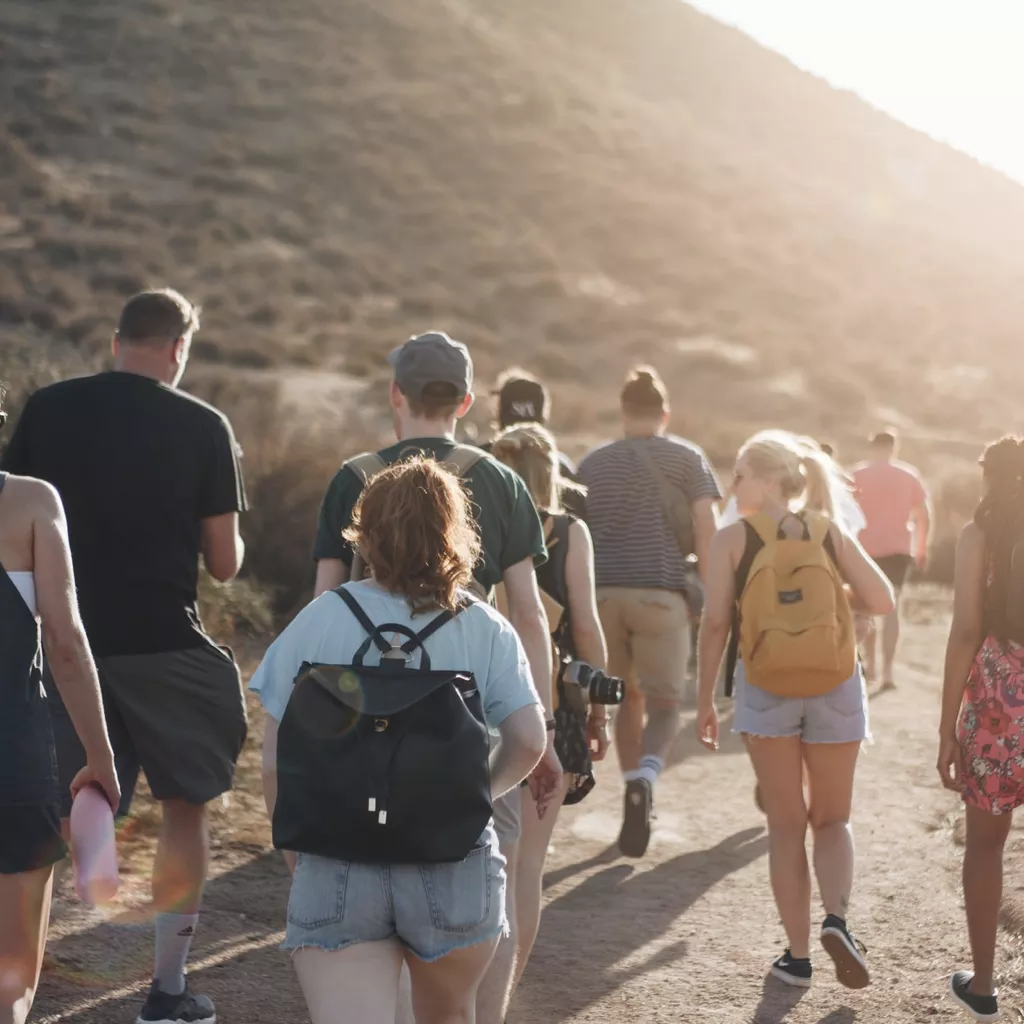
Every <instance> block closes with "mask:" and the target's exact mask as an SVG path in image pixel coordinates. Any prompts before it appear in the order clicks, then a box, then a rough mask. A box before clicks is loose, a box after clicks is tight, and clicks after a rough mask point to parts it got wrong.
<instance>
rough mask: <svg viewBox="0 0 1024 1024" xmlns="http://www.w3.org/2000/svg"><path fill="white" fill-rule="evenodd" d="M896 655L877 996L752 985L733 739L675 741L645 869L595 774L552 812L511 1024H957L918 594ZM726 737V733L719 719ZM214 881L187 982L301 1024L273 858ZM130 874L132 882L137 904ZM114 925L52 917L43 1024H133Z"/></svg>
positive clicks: (141, 954) (947, 845) (222, 865)
mask: <svg viewBox="0 0 1024 1024" xmlns="http://www.w3.org/2000/svg"><path fill="white" fill-rule="evenodd" d="M912 617H913V619H914V623H913V626H912V628H911V629H910V630H908V636H907V638H906V643H905V645H904V648H903V660H902V668H901V672H900V689H899V690H898V691H896V692H895V693H891V694H886V695H884V696H882V697H879V698H878V699H877V700H874V701H873V702H872V716H873V717H872V726H873V730H874V734H875V744H874V745H873V746H872V747H870V748H869V749H868V750H867V751H866V752H865V754H864V756H863V759H862V762H861V769H860V773H859V776H858V790H857V802H856V810H855V827H856V834H857V842H858V854H859V864H858V877H857V886H856V889H855V893H854V901H853V909H852V911H851V922H852V924H853V926H854V928H855V930H856V931H857V933H858V934H859V935H860V937H861V938H862V939H863V940H864V941H865V942H866V944H867V946H868V948H869V950H870V962H871V964H872V968H873V974H874V984H873V985H872V986H871V987H870V988H869V989H867V990H866V991H864V992H861V993H856V992H848V991H846V990H845V989H842V988H840V987H839V986H838V985H837V984H836V983H835V982H834V981H833V980H831V978H830V977H829V976H828V972H827V971H826V969H825V965H826V958H825V957H824V955H823V954H821V955H819V956H818V957H817V962H818V964H819V974H818V978H817V979H816V984H815V988H814V989H813V990H812V991H811V992H809V993H807V994H806V995H804V996H803V998H802V999H800V998H798V996H797V995H796V994H795V993H791V992H790V991H789V990H785V989H783V988H782V987H781V986H779V985H777V984H776V983H774V982H770V981H769V982H766V981H765V980H764V975H765V970H766V967H767V965H768V963H769V962H770V960H771V959H772V957H773V956H775V955H776V954H777V952H778V950H779V949H780V948H781V945H782V931H781V927H780V926H779V924H778V919H777V915H776V912H775V909H774V906H773V904H772V900H771V896H770V893H769V889H768V881H767V859H766V856H765V851H766V842H765V834H764V831H763V828H762V821H761V818H760V816H759V814H758V813H757V811H756V810H755V808H754V806H753V803H752V801H751V786H752V776H751V772H750V768H749V766H748V764H747V761H746V758H745V756H744V755H743V753H742V750H741V748H740V746H739V744H738V743H737V742H736V741H735V740H734V739H733V738H732V737H729V738H728V740H727V742H726V743H725V744H724V749H723V751H722V752H721V753H720V754H719V755H718V756H712V755H708V754H704V753H702V752H700V751H699V750H698V748H697V745H696V743H695V742H694V741H693V740H692V739H691V734H692V730H691V729H690V728H689V727H688V728H687V730H686V732H685V734H684V735H683V736H682V737H681V741H680V743H679V745H678V759H677V763H676V764H675V765H674V766H673V767H672V769H671V770H670V771H669V772H668V774H667V775H666V777H665V778H664V780H663V782H662V784H661V786H660V788H659V791H658V798H657V799H658V829H657V833H656V836H655V841H654V842H653V844H652V849H651V851H650V852H649V854H648V856H647V858H646V859H645V860H643V861H642V862H640V863H633V862H627V861H624V860H622V859H619V858H617V857H616V856H615V855H614V851H613V850H612V849H610V847H611V846H612V844H613V842H614V839H615V836H616V834H617V830H618V823H619V813H620V799H621V798H620V787H619V783H618V780H617V778H616V775H615V773H614V772H613V771H611V770H606V771H605V772H604V773H603V776H602V779H601V783H602V784H601V785H600V786H599V788H598V789H597V790H596V791H595V793H594V794H593V795H592V796H591V797H590V798H588V799H587V801H586V802H585V803H584V804H583V805H581V806H580V807H579V808H577V809H575V810H574V811H569V812H566V813H565V814H564V816H563V819H562V821H561V822H560V824H559V827H558V831H557V832H556V836H555V847H554V850H553V853H552V856H551V858H550V861H549V865H550V870H549V875H548V879H547V881H548V893H547V896H548V902H547V909H546V911H545V917H544V923H543V925H542V929H541V936H540V939H539V941H538V945H537V950H536V952H535V955H534V959H533V961H532V963H531V966H530V970H529V972H528V974H527V978H526V981H525V983H524V987H523V991H522V994H521V996H520V998H519V1001H518V1004H517V1006H516V1007H515V1009H514V1011H513V1013H512V1014H511V1016H510V1024H555V1022H562V1021H572V1022H578V1024H583V1022H595V1024H596V1022H601V1024H607V1022H609V1021H612V1022H623V1024H634V1022H641V1021H643V1022H651V1024H658V1022H666V1024H667V1022H673V1024H675V1022H679V1021H682V1022H690V1021H694V1022H696V1021H708V1022H721V1024H746V1022H757V1024H781V1022H782V1021H786V1022H789V1024H811V1022H817V1024H852V1022H854V1021H857V1022H861V1024H888V1022H893V1024H896V1022H899V1024H905V1022H917V1021H921V1022H924V1021H928V1022H935V1021H955V1020H959V1019H961V1018H960V1016H959V1014H958V1013H957V1012H955V1011H954V1009H953V1008H952V1006H951V1005H950V1004H949V1003H948V1002H947V1000H946V998H945V994H944V985H945V979H946V976H947V974H948V972H949V970H950V969H951V968H952V967H953V966H954V965H959V964H963V963H965V962H966V953H967V950H966V939H965V932H964V925H963V916H962V912H961V908H960V902H959V898H958V895H957V879H956V874H955V867H956V863H957V849H956V846H955V844H954V842H953V841H952V834H951V833H952V822H953V818H952V813H951V812H953V811H954V810H955V807H956V804H955V801H954V800H953V799H952V798H950V797H948V796H947V795H946V794H944V793H943V792H942V791H941V790H940V789H939V788H938V787H937V784H936V782H935V780H934V772H933V768H932V763H933V760H934V743H933V737H934V735H935V727H936V721H937V706H938V701H937V694H938V687H939V678H940V677H939V666H940V661H941V656H942V644H943V641H944V636H945V622H946V619H945V611H944V603H939V602H938V601H936V600H935V599H928V598H919V599H917V600H915V601H914V603H913V608H912ZM726 722H728V719H726ZM219 871H220V874H219V876H218V877H217V879H216V880H215V881H214V882H213V883H212V884H211V886H210V889H209V896H208V899H207V909H206V912H205V914H204V917H203V921H202V926H201V932H200V938H199V940H198V943H197V949H196V960H197V963H196V964H195V965H194V966H193V979H194V981H195V983H196V984H197V985H198V986H200V987H201V988H202V990H203V991H207V992H209V993H210V995H212V996H213V997H214V998H215V999H216V1000H217V1002H218V1006H219V1008H220V1020H221V1021H222V1022H223V1024H259V1022H266V1024H271V1022H273V1024H302V1022H304V1021H306V1017H305V1015H304V1013H303V1012H302V1004H301V1000H300V997H299V994H298V992H297V989H296V986H295V983H294V980H293V976H292V973H291V970H290V968H289V966H288V963H287V960H286V958H285V957H284V956H283V954H281V953H279V952H278V951H277V949H276V944H277V942H278V941H279V939H280V928H281V927H282V923H283V921H284V909H285V900H286V890H287V880H286V877H285V873H284V870H283V868H282V867H281V866H280V864H279V862H278V860H277V858H276V857H275V856H274V855H273V853H264V852H260V850H259V846H258V844H249V845H248V846H247V847H246V848H245V849H243V850H242V851H241V853H239V851H238V850H236V849H234V848H233V847H232V846H230V845H226V846H225V847H224V848H223V849H222V851H221V853H220V860H219ZM141 885H142V883H141V878H136V879H135V881H134V889H133V890H131V891H130V893H129V897H130V896H131V892H134V893H135V895H136V897H138V896H139V895H140V894H141V891H142V890H141ZM122 922H124V923H111V922H106V923H104V922H103V921H102V920H99V919H96V918H91V919H90V918H89V917H88V916H82V915H81V914H80V912H79V911H77V909H76V908H75V907H73V906H65V907H62V908H61V909H60V912H59V919H58V921H57V924H56V927H55V938H54V940H53V941H52V943H51V956H52V957H53V958H54V961H55V963H54V966H53V967H52V968H51V969H50V970H49V971H48V972H47V974H46V976H45V979H44V982H43V986H42V991H41V994H40V999H39V1003H38V1017H37V1019H40V1020H42V1021H46V1022H52V1024H56V1022H58V1021H60V1022H65V1021H67V1022H72V1021H73V1022H76V1024H101V1022H102V1024H109V1022H114V1021H130V1020H132V1019H133V1018H134V1014H135V1013H136V1012H137V1007H138V999H139V997H138V992H139V991H140V988H139V986H140V984H141V982H142V979H144V978H145V976H146V971H147V969H148V965H149V960H150V956H151V930H150V929H149V927H148V926H147V925H146V923H145V921H144V920H141V919H140V917H139V915H135V916H134V918H133V917H132V916H131V915H129V914H127V912H125V913H122ZM1004 945H1005V946H1006V949H1005V950H1004V951H1002V952H1001V964H1003V965H1004V966H1005V967H1007V969H1008V973H1009V975H1010V976H1009V977H1005V975H1006V974H1007V971H1004V982H1003V983H1004V1005H1005V1010H1004V1015H1005V1019H1008V1020H1021V1019H1024V1014H1022V1013H1021V1011H1019V1010H1016V1009H1014V1007H1015V1006H1016V1005H1020V999H1019V990H1018V991H1014V990H1013V988H1014V980H1015V974H1016V972H1015V969H1014V965H1013V964H1012V963H1011V961H1010V959H1009V958H1010V957H1011V956H1012V955H1013V954H1014V952H1015V951H1016V943H1015V940H1012V939H1009V938H1007V940H1006V942H1005V943H1004Z"/></svg>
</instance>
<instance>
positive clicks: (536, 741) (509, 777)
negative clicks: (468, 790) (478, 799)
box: [491, 704, 547, 798]
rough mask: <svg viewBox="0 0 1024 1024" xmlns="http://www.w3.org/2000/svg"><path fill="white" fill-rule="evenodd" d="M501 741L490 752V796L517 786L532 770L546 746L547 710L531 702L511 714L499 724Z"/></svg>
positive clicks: (496, 795) (495, 795) (503, 792)
mask: <svg viewBox="0 0 1024 1024" xmlns="http://www.w3.org/2000/svg"><path fill="white" fill-rule="evenodd" d="M498 735H499V736H500V737H501V740H500V742H499V743H498V745H497V747H496V748H495V750H494V753H493V754H492V755H491V795H492V797H495V798H497V797H499V796H502V795H504V794H505V793H508V792H509V791H510V790H513V789H515V788H516V787H517V786H518V785H519V784H520V783H521V782H522V781H523V779H525V778H526V777H527V776H528V775H529V774H530V773H531V772H532V771H533V770H534V768H536V767H537V764H538V762H539V761H540V759H541V757H542V756H543V754H544V750H545V748H546V746H547V732H546V730H545V728H544V712H543V711H542V710H541V707H540V705H539V704H528V705H527V706H526V707H522V708H519V709H518V710H516V711H513V712H512V713H511V714H510V715H508V716H507V717H506V718H505V719H504V720H503V721H502V722H501V724H500V725H499V726H498Z"/></svg>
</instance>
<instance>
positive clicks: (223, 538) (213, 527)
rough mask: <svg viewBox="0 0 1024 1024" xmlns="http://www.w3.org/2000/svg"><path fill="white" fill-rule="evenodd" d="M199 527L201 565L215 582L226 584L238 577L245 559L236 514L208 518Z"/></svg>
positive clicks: (243, 545)
mask: <svg viewBox="0 0 1024 1024" xmlns="http://www.w3.org/2000/svg"><path fill="white" fill-rule="evenodd" d="M200 527H201V533H200V537H201V544H202V552H203V565H205V566H206V571H207V572H208V573H209V574H210V575H211V576H212V577H213V578H214V579H215V580H217V581H218V582H220V583H228V582H229V581H230V580H233V579H234V578H235V577H236V576H237V575H238V571H239V570H240V569H241V568H242V561H243V559H244V558H245V542H244V541H243V540H242V536H241V534H240V533H239V532H238V513H237V512H225V513H224V514H223V515H219V516H209V517H207V518H206V519H203V520H202V521H201V524H200Z"/></svg>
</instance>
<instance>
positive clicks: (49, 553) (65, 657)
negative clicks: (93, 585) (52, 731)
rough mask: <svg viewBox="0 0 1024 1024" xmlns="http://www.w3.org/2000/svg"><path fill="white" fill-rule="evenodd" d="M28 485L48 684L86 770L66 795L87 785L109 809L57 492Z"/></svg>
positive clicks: (108, 773)
mask: <svg viewBox="0 0 1024 1024" xmlns="http://www.w3.org/2000/svg"><path fill="white" fill-rule="evenodd" d="M25 483H30V484H31V487H32V490H33V492H35V493H33V495H32V497H33V499H34V500H35V502H36V504H37V506H38V514H37V516H36V517H35V520H34V524H33V541H32V557H33V572H34V574H35V586H36V603H37V606H38V609H39V617H40V619H41V620H42V626H43V643H44V645H45V648H46V657H47V661H48V663H49V666H50V672H51V673H52V675H53V681H54V682H55V683H56V685H57V689H58V690H59V691H60V695H61V698H62V700H63V701H64V706H65V707H66V708H67V711H68V714H69V715H70V717H71V721H72V724H73V725H74V727H75V732H77V733H78V738H79V740H80V741H81V743H82V747H83V749H84V750H85V757H86V766H85V768H83V769H82V770H81V771H80V772H79V773H78V774H77V775H76V776H75V778H74V780H73V781H72V783H71V792H72V795H77V793H78V791H79V790H80V789H81V788H82V787H83V786H86V785H88V784H90V783H93V784H96V785H98V786H99V787H100V789H102V790H103V792H104V794H105V795H106V798H107V801H108V803H109V804H110V806H111V809H112V810H114V811H116V810H117V807H118V805H119V804H120V802H121V790H120V786H119V785H118V781H117V773H116V772H115V770H114V754H113V751H112V749H111V746H110V738H109V736H108V734H107V725H106V720H105V717H104V714H103V701H102V698H101V697H100V684H99V678H98V676H97V674H96V665H95V663H94V662H93V658H92V653H91V651H90V650H89V644H88V641H87V640H86V637H85V630H84V629H83V628H82V620H81V617H80V615H79V610H78V599H77V597H76V595H75V577H74V570H73V568H72V565H71V550H70V545H69V541H68V532H67V523H66V521H65V518H64V510H63V507H62V506H61V503H60V498H59V497H58V496H57V492H56V491H55V490H54V489H53V488H52V487H50V486H49V485H48V484H43V483H40V482H38V481H31V482H29V481H25Z"/></svg>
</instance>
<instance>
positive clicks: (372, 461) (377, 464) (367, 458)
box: [341, 452, 388, 487]
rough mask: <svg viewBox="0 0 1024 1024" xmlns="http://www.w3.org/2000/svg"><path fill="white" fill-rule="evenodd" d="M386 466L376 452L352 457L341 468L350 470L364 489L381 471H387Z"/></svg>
mask: <svg viewBox="0 0 1024 1024" xmlns="http://www.w3.org/2000/svg"><path fill="white" fill-rule="evenodd" d="M387 465H388V464H387V463H386V462H385V461H384V460H383V459H382V458H381V457H380V456H379V455H378V454H377V453H376V452H363V453H362V455H355V456H353V457H352V458H351V459H349V460H348V461H347V462H345V463H344V465H342V467H341V468H342V469H351V470H352V472H353V473H355V475H356V476H357V477H359V479H360V480H361V481H362V483H363V486H364V487H365V486H366V485H367V484H368V483H369V482H370V480H372V479H373V477H375V476H376V475H377V474H378V473H379V472H380V471H381V470H382V469H387Z"/></svg>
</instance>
